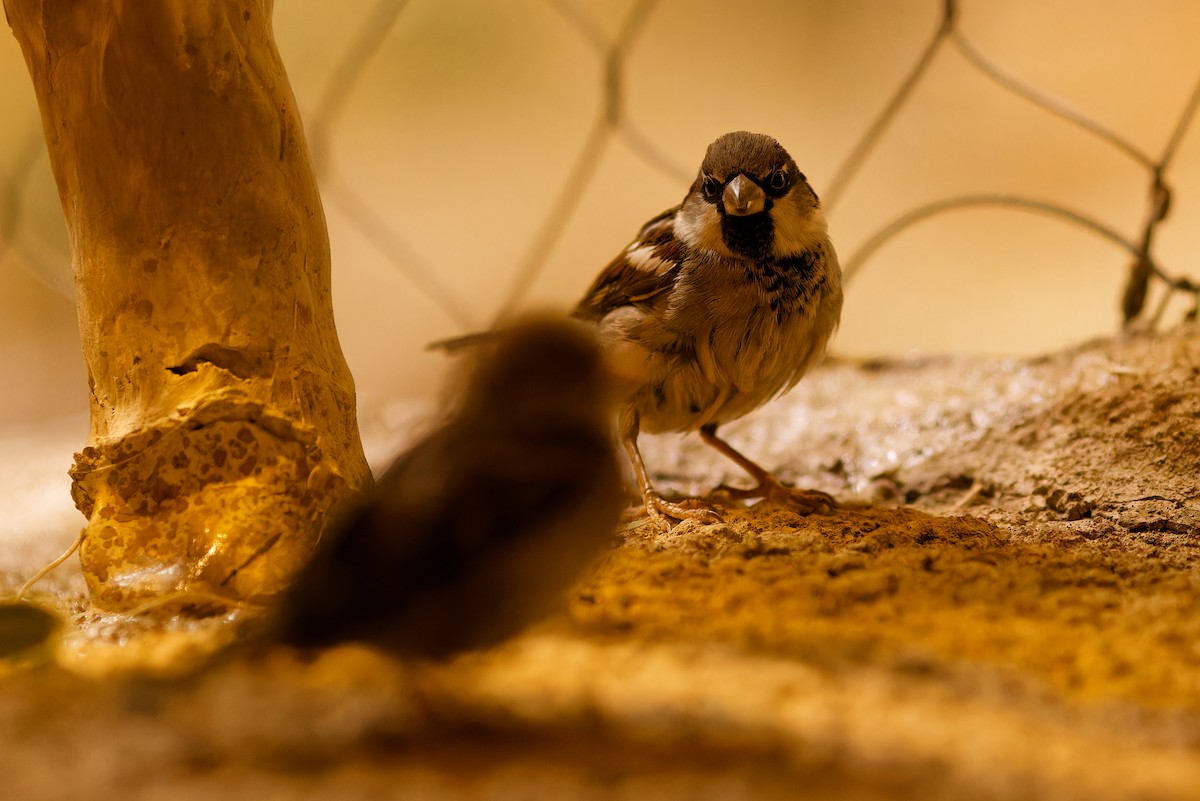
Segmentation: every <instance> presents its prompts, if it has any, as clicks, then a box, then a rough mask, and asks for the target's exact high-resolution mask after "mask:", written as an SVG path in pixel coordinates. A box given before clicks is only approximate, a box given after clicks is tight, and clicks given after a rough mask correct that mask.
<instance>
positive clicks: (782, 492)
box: [712, 478, 838, 515]
mask: <svg viewBox="0 0 1200 801" xmlns="http://www.w3.org/2000/svg"><path fill="white" fill-rule="evenodd" d="M712 494H713V495H721V496H722V497H725V498H729V499H731V500H735V501H748V500H754V499H756V498H762V499H764V500H768V501H773V502H775V503H778V504H783V505H786V506H791V507H793V508H794V509H796V510H797V511H798V512H800V513H801V514H804V515H811V514H828V513H829V512H831V511H833V510H834V509H836V508H837V505H838V503H837V501H836V500H835V499H834V497H833V496H832V495H830V494H829V493H828V492H821V491H820V490H802V489H796V488H795V487H785V486H784V485H783V484H780V483H779V482H778V481H776V480H775V479H773V478H768V479H767V480H766V481H763V482H762V483H761V484H759V485H758V486H757V487H753V488H751V489H741V488H739V487H731V486H729V485H728V484H721V485H720V486H718V487H717V488H716V489H714V490H713V491H712Z"/></svg>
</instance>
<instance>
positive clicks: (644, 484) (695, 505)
mask: <svg viewBox="0 0 1200 801" xmlns="http://www.w3.org/2000/svg"><path fill="white" fill-rule="evenodd" d="M638 425H639V421H638V413H637V410H636V409H634V408H633V407H632V406H629V407H626V408H625V410H624V411H622V412H621V417H620V421H619V426H620V429H621V444H622V445H624V446H625V453H627V454H628V455H629V463H630V464H631V465H633V473H634V476H636V478H637V483H638V489H639V490H640V491H641V493H642V502H643V503H645V505H646V513H647V514H648V515H650V519H651V520H653V521H654V522H655V523H657V524H658V525H660V526H662V527H663V528H665V529H668V530H669V529H670V528H671V520H699V521H701V522H703V523H720V522H721V516H720V515H718V514H717V512H716V510H715V509H713V508H712V507H711V506H709V505H708V504H706V503H705V502H704V501H701V500H699V499H698V498H689V499H688V500H686V501H681V502H679V503H672V502H671V501H668V500H667V499H666V498H664V497H662V496H661V495H659V494H658V493H657V492H655V491H654V487H653V485H651V484H650V475H649V474H648V473H647V472H646V463H645V462H643V461H642V453H641V451H639V450H638V446H637V438H638Z"/></svg>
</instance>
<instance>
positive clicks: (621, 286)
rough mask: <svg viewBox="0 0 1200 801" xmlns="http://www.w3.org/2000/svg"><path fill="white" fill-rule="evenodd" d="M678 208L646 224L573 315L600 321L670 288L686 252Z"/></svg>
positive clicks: (589, 290)
mask: <svg viewBox="0 0 1200 801" xmlns="http://www.w3.org/2000/svg"><path fill="white" fill-rule="evenodd" d="M678 211H679V207H678V206H676V207H674V208H672V209H667V210H666V211H664V212H663V213H662V214H660V215H658V216H657V217H655V218H654V219H652V220H650V222H648V223H646V224H645V225H644V226H642V230H641V231H640V232H638V237H637V239H635V240H634V241H633V242H632V243H631V244H630V245H629V246H628V247H627V248H625V251H624V252H623V253H622V254H621V255H620V256H618V257H617V258H615V259H613V260H612V261H611V262H610V263H609V264H608V266H607V267H605V268H604V270H603V271H602V272H601V273H600V275H599V276H597V278H596V280H595V281H594V282H593V283H592V286H591V288H590V289H588V291H587V294H586V295H585V296H584V298H583V300H581V301H580V302H579V305H578V306H576V307H575V311H574V312H572V314H573V316H575V317H577V318H579V319H582V320H598V319H600V318H601V317H603V316H604V315H606V314H608V313H609V312H610V311H612V310H613V309H616V308H620V307H621V306H629V305H632V304H635V303H641V302H643V301H646V300H649V299H650V298H653V297H654V296H655V295H659V294H661V293H663V292H666V291H667V290H668V289H670V288H671V287H672V286H673V285H674V283H675V276H676V275H677V274H678V273H679V268H680V262H681V260H682V253H683V247H682V245H681V244H680V243H679V241H678V240H676V239H675V214H676V213H677V212H678Z"/></svg>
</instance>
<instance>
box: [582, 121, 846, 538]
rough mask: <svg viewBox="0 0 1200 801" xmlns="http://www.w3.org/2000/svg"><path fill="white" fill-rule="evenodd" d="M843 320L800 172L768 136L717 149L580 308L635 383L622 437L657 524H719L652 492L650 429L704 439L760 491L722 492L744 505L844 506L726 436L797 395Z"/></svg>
mask: <svg viewBox="0 0 1200 801" xmlns="http://www.w3.org/2000/svg"><path fill="white" fill-rule="evenodd" d="M841 311H842V283H841V268H840V267H839V266H838V260H837V255H836V254H835V253H834V250H833V245H832V244H831V243H830V241H829V234H828V232H827V230H826V223H825V216H824V214H823V213H822V211H821V204H820V202H819V201H818V199H817V195H816V193H815V192H813V190H812V187H810V186H809V185H808V182H807V180H805V177H804V175H803V174H801V172H800V170H799V169H798V168H797V167H796V162H795V161H793V160H792V157H791V156H789V155H788V153H787V151H786V150H784V149H783V147H781V146H780V145H779V143H778V142H776V141H775V140H774V139H772V138H771V137H769V136H764V135H762V134H753V133H747V132H745V131H738V132H736V133H729V134H725V135H724V136H722V137H720V138H719V139H717V140H716V141H715V142H713V143H712V144H711V145H710V146H709V148H708V152H707V153H706V154H705V156H704V162H703V164H701V166H700V172H699V174H698V175H697V176H696V180H695V182H693V183H692V186H691V189H689V190H688V193H687V196H686V197H685V198H684V200H683V203H681V204H680V205H679V206H676V207H675V208H673V209H669V210H667V211H665V212H663V213H662V214H660V215H658V216H657V217H655V218H654V219H652V220H650V222H648V223H646V225H645V226H644V227H643V228H642V230H641V232H640V233H639V234H638V236H637V239H635V240H634V241H633V243H632V244H630V245H629V246H628V247H627V248H626V249H625V251H624V252H623V253H622V254H621V255H620V256H618V257H617V258H616V259H615V260H613V262H612V263H611V264H609V265H608V266H607V267H606V268H605V269H604V271H603V272H601V273H600V275H599V277H598V278H597V279H596V281H595V282H594V283H593V284H592V287H591V289H589V290H588V292H587V294H586V296H585V297H584V299H583V300H582V301H581V302H580V303H579V305H578V306H577V307H576V309H575V311H574V316H575V317H577V318H579V319H582V320H586V321H588V322H590V323H592V324H594V325H595V327H596V330H597V334H598V337H599V340H600V343H601V345H602V347H603V348H604V350H605V351H606V353H607V355H608V356H609V357H610V361H611V362H612V363H613V365H614V366H615V367H616V369H617V371H618V372H619V374H620V375H621V376H622V377H623V379H625V380H626V381H627V382H628V384H627V388H628V395H627V402H626V405H625V406H624V408H623V410H622V411H621V413H620V418H619V420H620V424H619V425H620V436H621V440H622V443H623V445H624V447H625V450H626V452H627V453H628V455H629V459H630V461H631V462H632V464H633V470H634V473H635V474H636V477H637V481H638V483H639V485H640V486H639V488H640V490H641V494H642V499H643V501H644V503H645V506H646V511H647V512H648V513H649V514H650V516H651V517H652V518H654V519H656V520H658V521H659V522H660V523H663V524H665V525H669V521H668V520H667V518H674V519H677V520H679V519H685V518H698V519H702V520H703V519H715V518H716V517H717V516H716V513H715V512H714V511H713V509H712V508H711V507H709V506H708V505H707V504H705V503H703V502H701V501H698V500H696V499H692V500H689V501H684V502H682V503H672V502H670V501H667V500H666V499H664V498H663V497H662V496H660V495H659V494H658V493H657V492H655V490H654V487H653V486H652V484H651V483H650V479H649V475H648V474H647V472H646V467H645V464H644V463H643V461H642V457H641V453H640V451H639V450H638V445H637V437H638V432H639V431H642V430H645V431H650V432H660V431H694V430H699V432H700V436H701V438H702V439H703V440H704V442H706V443H708V444H709V445H711V446H712V447H714V448H716V449H717V450H718V451H720V452H721V453H722V454H724V455H725V456H727V457H729V458H730V459H732V460H733V461H734V462H736V463H737V464H738V465H739V466H740V467H741V468H742V469H744V470H745V471H746V472H747V473H749V474H750V476H751V477H753V478H754V480H755V481H757V482H758V486H756V487H755V488H753V489H750V490H732V489H728V488H724V487H722V488H721V489H724V490H726V491H727V492H729V494H730V495H731V496H733V497H735V498H743V499H744V498H759V497H767V498H770V499H773V500H780V501H788V502H791V503H793V504H796V505H798V506H800V507H801V508H804V509H807V510H809V511H812V510H813V509H815V508H817V507H819V506H820V505H829V506H833V505H834V502H833V499H832V498H831V497H830V496H828V495H826V494H825V493H822V492H816V491H801V490H794V489H790V488H787V487H784V486H783V485H781V484H780V483H779V482H778V481H777V480H776V479H775V478H774V477H772V476H771V474H770V473H769V472H768V471H766V470H764V469H763V468H762V467H760V466H759V465H758V464H756V463H755V462H753V461H751V460H750V459H748V458H746V457H745V456H743V455H742V454H740V453H739V452H738V451H736V450H734V449H733V448H732V447H731V446H730V445H729V444H728V443H727V442H726V441H725V440H724V439H722V438H720V437H719V436H717V427H718V426H720V425H721V424H722V423H725V422H728V421H730V420H735V419H737V418H739V417H741V416H742V415H744V414H746V413H747V412H749V411H751V410H753V409H756V408H757V407H759V406H761V405H762V404H764V403H766V402H767V401H769V400H771V399H772V398H775V397H776V396H778V395H780V394H782V393H783V392H786V391H787V390H789V389H790V388H791V387H793V386H794V385H795V384H796V382H797V381H799V380H800V378H801V377H802V376H803V375H804V374H805V372H807V371H808V370H809V368H811V367H812V366H813V365H815V364H816V363H817V362H818V361H820V360H821V358H822V356H823V355H824V353H825V347H826V345H827V344H828V342H829V339H830V337H831V336H832V335H833V332H834V330H835V329H836V328H837V325H838V320H839V319H840V316H841Z"/></svg>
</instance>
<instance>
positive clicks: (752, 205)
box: [721, 173, 767, 217]
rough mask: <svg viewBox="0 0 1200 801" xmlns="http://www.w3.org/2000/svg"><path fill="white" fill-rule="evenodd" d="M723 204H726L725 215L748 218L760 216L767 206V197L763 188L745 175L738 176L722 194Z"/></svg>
mask: <svg viewBox="0 0 1200 801" xmlns="http://www.w3.org/2000/svg"><path fill="white" fill-rule="evenodd" d="M721 202H722V203H724V204H725V213H726V214H732V215H734V216H735V217H748V216H750V215H751V214H758V213H759V212H760V211H762V210H763V206H764V205H766V202H767V196H766V195H765V194H763V191H762V188H761V187H759V185H758V184H756V183H754V181H751V180H750V179H749V178H747V177H746V176H745V175H742V174H741V173H738V176H737V177H736V178H734V179H733V180H732V181H730V182H729V184H728V185H726V187H725V191H724V192H723V193H722V194H721Z"/></svg>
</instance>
